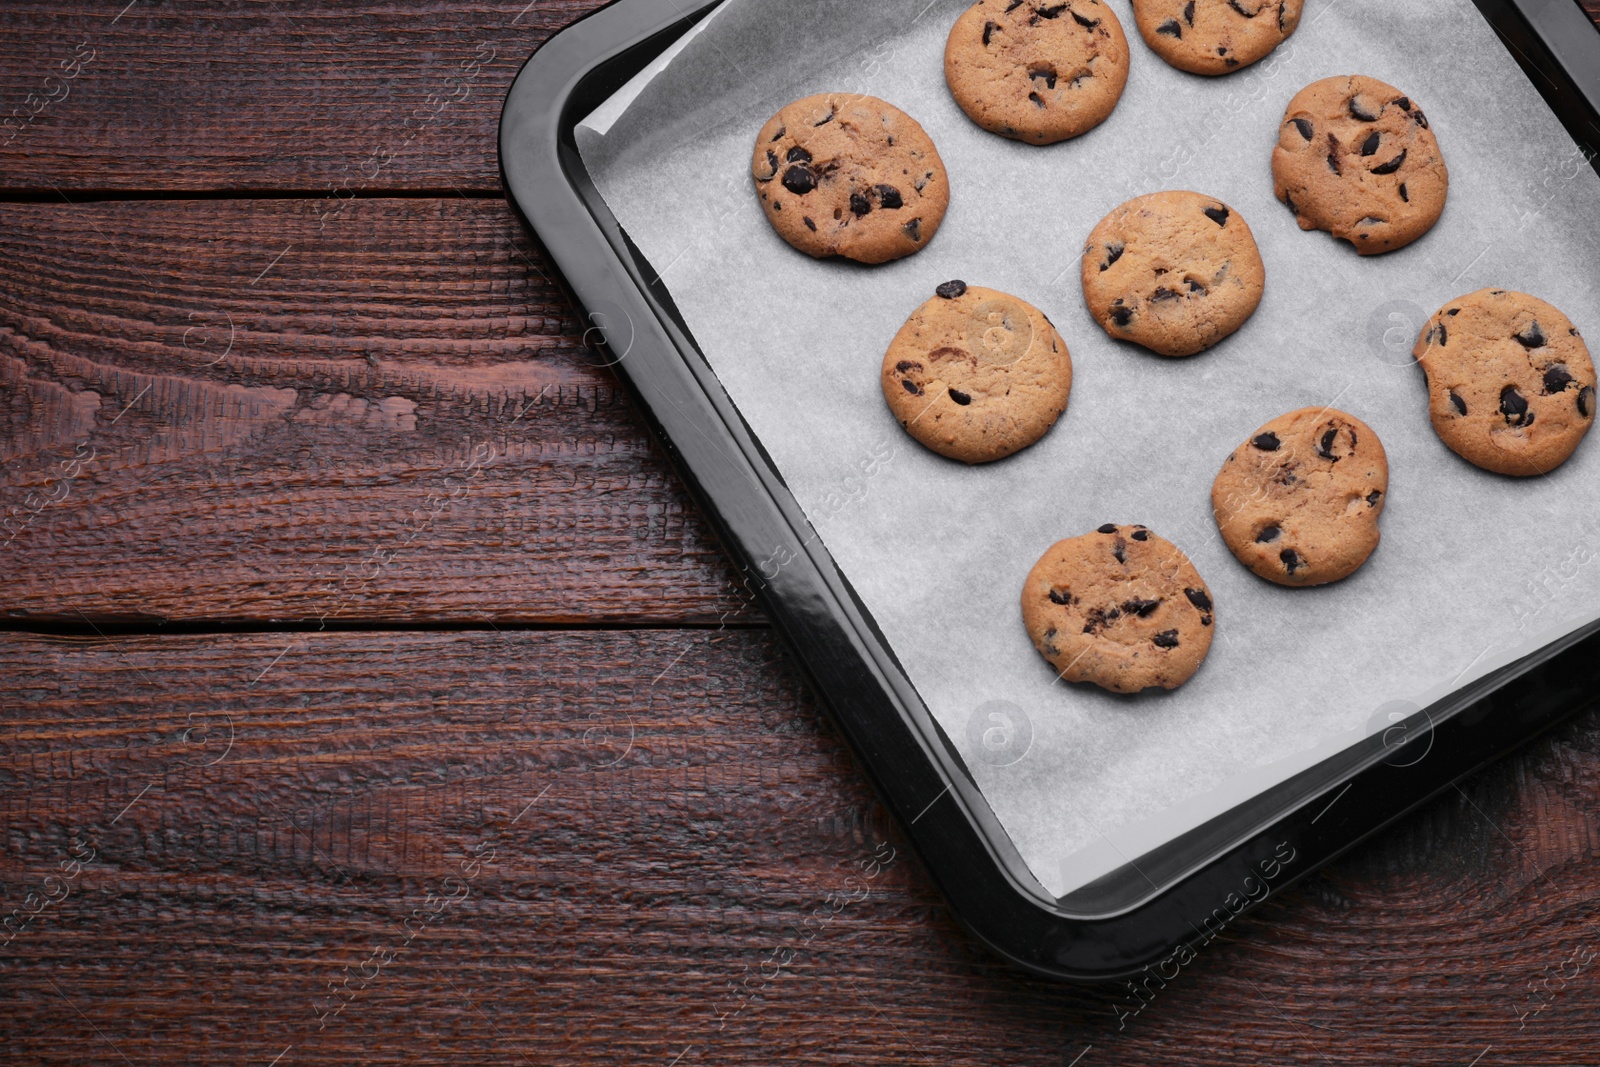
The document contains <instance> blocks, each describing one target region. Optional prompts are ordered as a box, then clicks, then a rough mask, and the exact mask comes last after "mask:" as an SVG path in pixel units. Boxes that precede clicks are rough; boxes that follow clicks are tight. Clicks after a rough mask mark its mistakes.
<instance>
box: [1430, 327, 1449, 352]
mask: <svg viewBox="0 0 1600 1067" xmlns="http://www.w3.org/2000/svg"><path fill="white" fill-rule="evenodd" d="M1435 341H1437V342H1439V347H1440V348H1443V347H1444V346H1446V345H1448V344H1449V343H1450V331H1449V330H1448V329H1446V328H1445V325H1444V323H1442V322H1436V323H1434V324H1433V325H1432V326H1430V327H1428V343H1429V344H1430V345H1431V344H1433V343H1434V342H1435Z"/></svg>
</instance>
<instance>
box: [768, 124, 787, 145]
mask: <svg viewBox="0 0 1600 1067" xmlns="http://www.w3.org/2000/svg"><path fill="white" fill-rule="evenodd" d="M788 133H789V131H788V129H786V128H785V127H783V126H779V127H778V132H777V133H775V134H773V135H772V141H771V143H772V144H777V143H778V142H779V141H781V140H783V139H784V137H785V136H786V135H787V134H788Z"/></svg>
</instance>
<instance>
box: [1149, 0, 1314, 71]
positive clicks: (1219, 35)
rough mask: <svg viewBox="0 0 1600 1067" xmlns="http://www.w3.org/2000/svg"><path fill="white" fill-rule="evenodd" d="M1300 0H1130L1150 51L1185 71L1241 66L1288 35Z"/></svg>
mask: <svg viewBox="0 0 1600 1067" xmlns="http://www.w3.org/2000/svg"><path fill="white" fill-rule="evenodd" d="M1303 7H1304V0H1133V21H1134V23H1135V24H1136V25H1137V26H1138V27H1139V35H1140V36H1141V37H1143V38H1144V41H1145V44H1147V45H1149V46H1150V50H1151V51H1152V52H1154V53H1155V54H1156V55H1158V56H1160V57H1161V58H1162V59H1164V60H1166V61H1167V62H1168V63H1170V64H1171V65H1172V66H1174V67H1177V68H1178V69H1179V70H1186V71H1188V72H1189V73H1191V74H1227V73H1229V72H1230V71H1235V70H1238V69H1239V68H1240V67H1247V66H1249V65H1250V64H1251V63H1254V62H1255V61H1256V60H1258V59H1261V58H1262V57H1264V56H1266V55H1268V54H1270V53H1271V52H1272V50H1273V49H1274V48H1276V47H1278V46H1279V45H1280V44H1282V43H1283V42H1284V41H1287V40H1288V39H1289V35H1290V34H1292V33H1294V31H1295V27H1297V26H1299V25H1300V12H1301V9H1302V8H1303Z"/></svg>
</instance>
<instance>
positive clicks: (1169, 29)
mask: <svg viewBox="0 0 1600 1067" xmlns="http://www.w3.org/2000/svg"><path fill="white" fill-rule="evenodd" d="M1156 32H1157V33H1159V34H1163V35H1165V36H1167V37H1177V38H1179V39H1180V40H1181V39H1182V38H1183V27H1182V26H1180V25H1178V20H1177V19H1168V20H1167V21H1165V22H1163V23H1162V24H1161V25H1159V26H1157V27H1156Z"/></svg>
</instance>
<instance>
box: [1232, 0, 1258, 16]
mask: <svg viewBox="0 0 1600 1067" xmlns="http://www.w3.org/2000/svg"><path fill="white" fill-rule="evenodd" d="M1228 6H1229V7H1231V8H1233V9H1234V10H1235V11H1237V12H1238V13H1239V14H1241V15H1243V16H1244V17H1245V18H1247V19H1253V18H1255V17H1256V16H1257V15H1259V14H1261V12H1259V11H1246V10H1245V9H1244V8H1242V7H1240V6H1239V0H1228Z"/></svg>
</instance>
